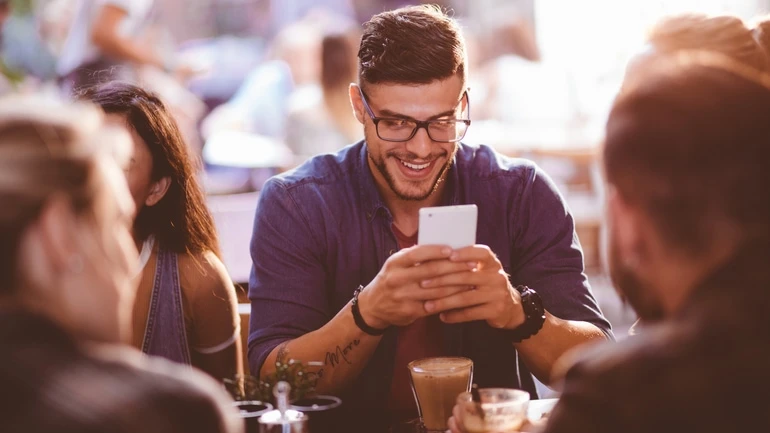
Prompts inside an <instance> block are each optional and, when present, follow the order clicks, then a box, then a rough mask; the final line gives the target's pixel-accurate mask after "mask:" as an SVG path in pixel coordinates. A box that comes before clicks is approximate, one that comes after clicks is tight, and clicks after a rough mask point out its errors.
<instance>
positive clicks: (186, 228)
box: [83, 82, 243, 380]
mask: <svg viewBox="0 0 770 433" xmlns="http://www.w3.org/2000/svg"><path fill="white" fill-rule="evenodd" d="M83 98H85V99H88V100H90V101H93V102H95V103H96V104H97V105H99V106H101V108H102V109H103V110H104V111H105V112H106V113H107V118H108V119H109V120H111V121H112V122H114V123H118V124H121V125H124V126H128V129H129V130H130V132H131V135H132V138H133V154H132V158H131V163H130V166H129V168H128V170H127V172H126V176H127V179H128V184H129V188H130V190H131V194H132V196H133V198H134V202H135V204H136V208H137V214H136V220H135V221H134V224H133V236H134V241H135V242H136V245H137V248H139V249H140V251H141V255H140V268H139V269H138V270H137V279H138V284H139V291H138V293H137V302H136V305H135V307H134V312H133V318H134V339H133V344H134V345H135V346H136V347H139V348H141V349H142V351H144V352H145V353H148V354H150V355H157V356H163V357H165V358H168V359H171V360H173V361H177V362H180V363H184V364H192V365H194V366H196V367H198V368H200V369H202V370H203V371H205V372H207V373H209V374H210V375H211V376H213V377H214V378H216V379H220V380H221V379H222V378H229V377H232V376H234V375H235V374H241V373H242V370H243V367H242V364H243V361H242V357H241V350H242V349H241V341H240V318H239V316H238V310H237V299H236V294H235V289H234V287H233V284H232V281H231V280H230V277H229V275H228V273H227V270H226V269H225V267H224V265H223V264H222V262H221V260H220V258H219V246H218V242H217V235H216V231H215V228H214V222H213V219H212V216H211V213H210V212H209V210H208V209H207V207H206V204H205V202H204V195H203V192H202V190H201V187H200V185H199V184H198V181H197V179H196V170H195V169H194V165H193V163H192V161H191V157H190V155H189V153H188V150H187V146H186V145H185V143H184V141H183V140H182V137H181V135H180V133H179V129H178V128H177V125H176V123H175V122H174V120H173V119H172V118H171V115H170V114H169V112H168V110H167V109H166V107H165V106H164V104H163V103H162V102H161V101H160V100H159V99H158V98H157V97H156V96H155V95H153V94H151V93H149V92H146V91H144V90H143V89H141V88H139V87H136V86H133V85H130V84H125V83H119V82H113V83H108V84H104V85H101V86H99V87H95V88H92V89H89V90H86V91H85V92H84V94H83Z"/></svg>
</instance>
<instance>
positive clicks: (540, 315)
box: [511, 286, 545, 343]
mask: <svg viewBox="0 0 770 433" xmlns="http://www.w3.org/2000/svg"><path fill="white" fill-rule="evenodd" d="M515 289H516V290H517V291H518V292H519V293H520V294H521V307H522V309H523V310H524V323H522V324H521V325H519V327H518V328H516V329H514V330H512V331H511V339H512V340H513V342H514V343H521V342H522V341H524V340H526V339H527V338H530V337H532V336H533V335H535V334H537V333H538V332H540V329H542V328H543V324H544V323H545V309H544V308H543V303H542V301H541V300H540V295H538V294H537V292H535V291H534V290H532V289H530V288H529V287H527V286H517V287H515Z"/></svg>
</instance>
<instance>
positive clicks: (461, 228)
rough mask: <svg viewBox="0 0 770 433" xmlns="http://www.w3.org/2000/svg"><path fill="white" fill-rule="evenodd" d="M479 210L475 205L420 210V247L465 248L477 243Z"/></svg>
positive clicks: (418, 239)
mask: <svg viewBox="0 0 770 433" xmlns="http://www.w3.org/2000/svg"><path fill="white" fill-rule="evenodd" d="M477 219H478V208H477V207H476V205H475V204H466V205H460V206H439V207H424V208H422V209H420V228H419V229H418V234H417V244H418V245H449V246H450V247H452V248H464V247H469V246H471V245H474V244H475V243H476V221H477Z"/></svg>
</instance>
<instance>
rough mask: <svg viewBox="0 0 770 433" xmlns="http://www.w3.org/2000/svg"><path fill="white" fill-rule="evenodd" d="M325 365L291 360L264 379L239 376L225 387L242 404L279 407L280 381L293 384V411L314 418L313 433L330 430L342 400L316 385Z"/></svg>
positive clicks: (276, 364)
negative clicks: (277, 388) (277, 389)
mask: <svg viewBox="0 0 770 433" xmlns="http://www.w3.org/2000/svg"><path fill="white" fill-rule="evenodd" d="M322 365H323V364H321V363H315V362H309V363H307V364H305V363H303V362H301V361H297V360H293V359H292V360H289V361H288V362H282V361H278V362H276V363H275V371H274V372H273V373H271V374H268V375H266V376H265V377H263V378H262V379H257V378H255V377H254V376H241V377H236V378H235V379H234V380H231V379H226V380H225V387H226V388H227V390H228V391H229V392H230V394H231V395H232V396H233V399H235V400H236V404H238V402H246V401H257V402H269V403H271V404H273V405H274V404H275V402H274V401H273V400H274V397H273V387H274V386H275V385H276V384H277V383H278V382H282V381H283V382H287V383H288V384H289V385H291V394H290V397H289V400H290V402H291V406H290V408H291V409H294V410H297V411H300V412H304V413H306V414H307V415H308V416H309V417H310V425H309V427H310V431H327V429H325V426H328V425H329V422H330V421H329V418H331V416H330V415H331V414H332V413H333V411H334V410H335V409H337V408H338V407H339V406H340V405H341V404H342V400H340V399H339V398H337V397H334V396H330V395H317V394H316V392H315V386H316V384H317V383H318V379H319V378H320V376H319V373H318V372H319V368H318V367H320V366H322Z"/></svg>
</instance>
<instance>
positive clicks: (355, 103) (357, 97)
mask: <svg viewBox="0 0 770 433" xmlns="http://www.w3.org/2000/svg"><path fill="white" fill-rule="evenodd" d="M359 89H360V88H359V87H358V84H356V83H350V87H348V95H349V96H350V106H351V107H352V108H353V115H354V116H356V119H358V121H359V122H360V123H361V124H362V125H363V124H364V119H365V117H364V116H365V115H366V113H365V112H364V111H365V110H366V109H365V108H364V101H363V99H361V91H360V90H359Z"/></svg>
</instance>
